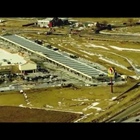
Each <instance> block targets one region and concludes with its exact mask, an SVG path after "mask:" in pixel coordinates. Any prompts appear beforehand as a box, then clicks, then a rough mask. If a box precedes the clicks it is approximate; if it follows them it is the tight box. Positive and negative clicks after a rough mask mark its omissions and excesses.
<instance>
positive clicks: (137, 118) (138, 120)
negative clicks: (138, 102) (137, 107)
mask: <svg viewBox="0 0 140 140" xmlns="http://www.w3.org/2000/svg"><path fill="white" fill-rule="evenodd" d="M122 122H124V123H125V122H137V123H140V115H139V116H136V117H131V118H129V119H127V120H125V121H122Z"/></svg>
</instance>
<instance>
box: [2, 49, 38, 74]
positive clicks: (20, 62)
mask: <svg viewBox="0 0 140 140" xmlns="http://www.w3.org/2000/svg"><path fill="white" fill-rule="evenodd" d="M36 69H37V64H36V63H35V62H33V61H31V60H26V59H25V58H24V57H22V56H20V55H19V54H18V53H14V54H13V53H10V52H7V51H5V50H3V49H0V73H5V72H6V73H7V72H8V73H9V72H11V73H23V72H28V71H30V72H35V70H36Z"/></svg>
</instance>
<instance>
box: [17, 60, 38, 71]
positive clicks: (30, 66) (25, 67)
mask: <svg viewBox="0 0 140 140" xmlns="http://www.w3.org/2000/svg"><path fill="white" fill-rule="evenodd" d="M18 68H19V70H20V72H21V73H28V72H35V71H36V69H37V64H36V63H35V62H33V61H27V62H26V63H24V64H20V65H18Z"/></svg>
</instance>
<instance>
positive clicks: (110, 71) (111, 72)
mask: <svg viewBox="0 0 140 140" xmlns="http://www.w3.org/2000/svg"><path fill="white" fill-rule="evenodd" d="M108 77H110V91H111V93H113V79H112V78H114V69H113V68H112V67H111V68H109V69H108Z"/></svg>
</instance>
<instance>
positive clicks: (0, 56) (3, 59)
mask: <svg viewBox="0 0 140 140" xmlns="http://www.w3.org/2000/svg"><path fill="white" fill-rule="evenodd" d="M7 62H10V63H9V64H24V63H26V60H25V59H24V58H23V57H22V56H20V55H18V54H17V53H16V54H12V53H10V52H7V51H5V50H3V49H0V63H1V66H6V65H8V63H7Z"/></svg>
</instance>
